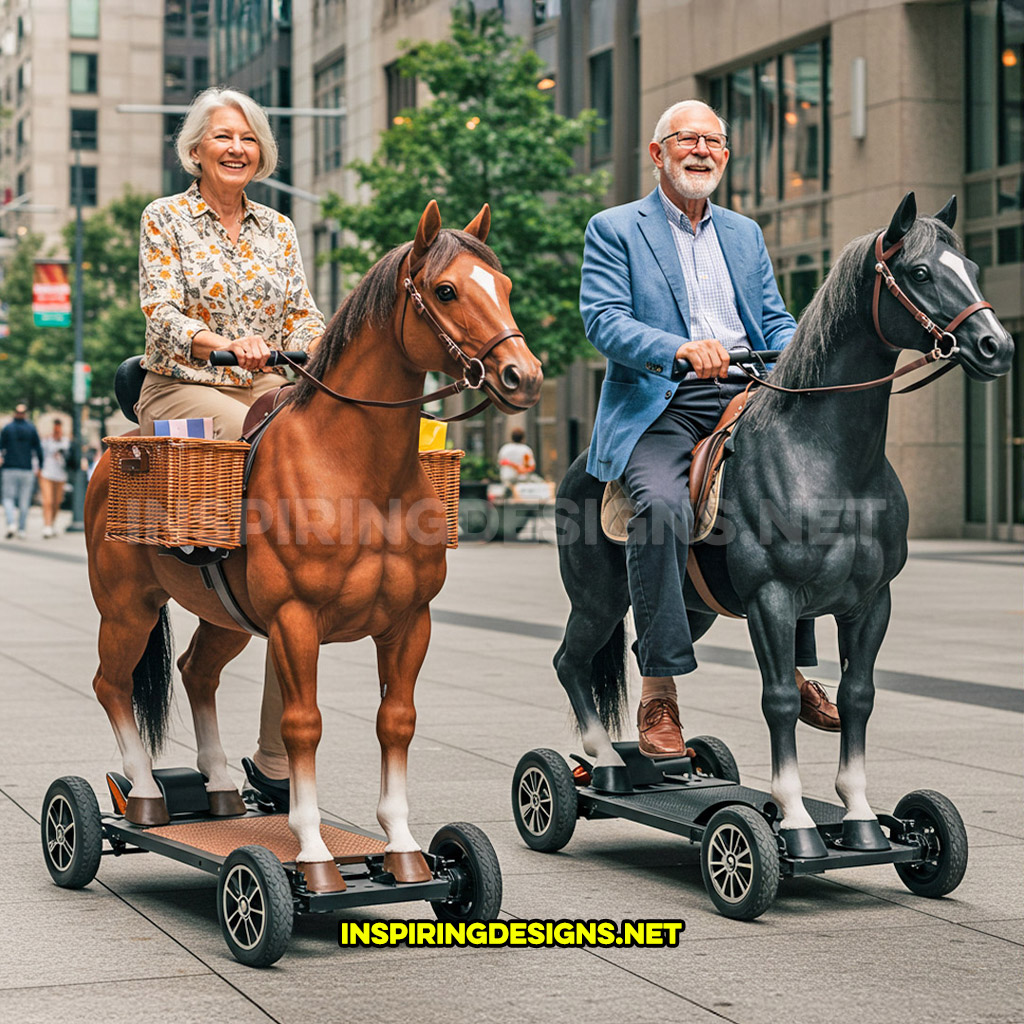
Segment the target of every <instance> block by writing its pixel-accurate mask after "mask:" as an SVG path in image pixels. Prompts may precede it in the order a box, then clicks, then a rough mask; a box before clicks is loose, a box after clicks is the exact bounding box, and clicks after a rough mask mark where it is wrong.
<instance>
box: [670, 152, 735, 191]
mask: <svg viewBox="0 0 1024 1024" xmlns="http://www.w3.org/2000/svg"><path fill="white" fill-rule="evenodd" d="M685 160H686V158H685V157H684V158H683V159H682V160H673V159H672V158H671V157H669V158H668V159H666V160H665V170H666V171H667V172H668V177H669V181H671V182H672V185H673V187H674V188H675V190H676V191H677V192H678V193H679V194H680V195H681V196H682V197H683V198H684V199H707V197H708V196H709V195H711V193H712V192H714V191H715V189H716V188H718V183H719V182H720V181H721V180H722V170H721V168H720V167H719V166H718V165H717V164H714V165H713V166H712V167H711V170H710V174H709V175H708V176H706V177H704V176H701V177H696V176H691V175H689V174H688V173H687V172H686V169H685V168H684V166H683V164H684V162H685Z"/></svg>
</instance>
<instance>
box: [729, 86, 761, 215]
mask: <svg viewBox="0 0 1024 1024" xmlns="http://www.w3.org/2000/svg"><path fill="white" fill-rule="evenodd" d="M725 117H726V118H727V120H728V121H729V164H728V168H727V169H728V172H729V205H730V206H731V207H732V208H733V209H734V210H739V211H741V212H743V211H747V210H751V209H753V207H754V204H755V202H756V199H757V195H756V191H755V189H756V175H755V169H754V155H755V152H756V146H755V144H754V73H753V71H752V69H751V68H743V69H742V70H740V71H737V72H735V73H733V74H731V75H729V86H728V94H727V99H726V103H725Z"/></svg>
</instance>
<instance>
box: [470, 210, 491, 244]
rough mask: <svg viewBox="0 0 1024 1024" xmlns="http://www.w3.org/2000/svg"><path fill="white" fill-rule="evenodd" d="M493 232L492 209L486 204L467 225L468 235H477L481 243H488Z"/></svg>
mask: <svg viewBox="0 0 1024 1024" xmlns="http://www.w3.org/2000/svg"><path fill="white" fill-rule="evenodd" d="M490 231H491V208H490V206H488V205H487V203H484V205H483V206H481V207H480V212H479V213H478V214H477V215H476V216H475V217H474V218H473V219H472V220H471V221H470V222H469V223H468V224H467V225H466V234H467V235H476V237H477V238H479V239H480V241H481V242H486V241H487V236H488V234H490Z"/></svg>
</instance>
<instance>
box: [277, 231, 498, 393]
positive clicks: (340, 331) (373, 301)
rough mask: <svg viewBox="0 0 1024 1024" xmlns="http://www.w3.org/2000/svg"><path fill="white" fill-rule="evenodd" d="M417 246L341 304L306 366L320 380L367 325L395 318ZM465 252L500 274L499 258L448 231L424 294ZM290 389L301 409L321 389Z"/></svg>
mask: <svg viewBox="0 0 1024 1024" xmlns="http://www.w3.org/2000/svg"><path fill="white" fill-rule="evenodd" d="M412 245H413V243H412V242H405V243H404V244H403V245H400V246H398V248H396V249H392V250H391V252H389V253H388V254H387V255H385V256H383V257H381V259H379V260H378V261H377V262H376V263H375V264H374V265H373V266H372V267H370V269H369V270H368V271H367V272H366V273H365V274H364V275H363V278H362V280H361V281H360V282H359V284H357V285H356V287H355V288H354V289H353V290H352V291H351V292H349V294H348V295H346V296H345V298H344V299H343V300H342V303H341V305H340V306H339V307H338V310H337V312H336V313H335V314H334V316H333V317H331V322H330V323H329V324H328V325H327V329H326V330H325V331H324V336H323V338H321V340H320V344H319V345H318V346H317V347H316V351H315V352H314V353H313V357H312V359H311V360H310V362H309V366H308V367H307V369H308V371H309V372H310V373H311V374H312V375H313V376H314V377H315V378H316V379H317V380H323V378H324V374H326V373H327V371H328V370H329V369H330V368H331V367H332V366H333V365H334V364H335V363H336V362H337V360H338V359H339V358H340V357H341V354H342V352H344V350H345V348H346V346H347V345H348V343H349V342H350V341H351V340H352V339H353V338H354V337H355V336H356V335H357V334H358V333H359V332H360V331H361V330H362V329H363V328H364V327H365V326H366V325H367V324H369V325H370V326H372V327H377V328H381V327H383V326H384V325H385V324H386V323H387V322H388V320H390V319H391V316H392V315H393V314H394V312H395V306H396V304H397V302H398V296H399V292H398V273H399V270H400V269H401V267H402V263H403V261H404V260H405V258H406V256H407V255H408V254H409V250H410V249H411V248H412ZM460 252H469V253H470V254H471V255H473V256H476V257H477V258H478V259H480V260H482V261H483V262H484V263H486V264H487V265H488V266H489V267H493V268H494V269H495V270H497V271H499V273H500V272H501V263H500V262H499V260H498V257H497V256H495V255H494V252H493V250H492V249H491V248H490V247H489V246H487V245H485V244H484V243H483V242H481V241H480V239H479V238H477V237H476V235H469V234H467V233H466V232H465V231H456V230H452V229H450V228H444V229H442V230H441V231H440V232H439V233H438V236H437V238H436V239H435V241H434V244H433V245H432V246H431V247H430V249H429V250H428V254H427V262H426V263H425V264H424V267H423V276H422V278H421V279H420V285H419V288H420V291H421V292H424V291H426V290H427V289H429V288H431V287H432V286H433V284H434V281H435V280H436V279H437V278H438V277H439V276H440V275H441V273H442V272H443V271H444V269H445V268H446V267H447V266H448V265H449V264H450V263H451V262H452V260H454V259H455V257H456V256H458V255H459V253H460ZM290 390H291V392H292V393H291V395H290V401H291V403H292V404H293V405H294V406H296V407H301V406H303V405H305V404H306V403H307V402H308V401H309V400H310V399H311V398H312V397H313V395H315V394H316V390H317V389H316V387H315V386H314V385H313V384H311V383H310V382H309V381H307V380H305V379H303V378H300V379H299V381H298V382H297V383H296V385H295V387H294V388H292V389H290Z"/></svg>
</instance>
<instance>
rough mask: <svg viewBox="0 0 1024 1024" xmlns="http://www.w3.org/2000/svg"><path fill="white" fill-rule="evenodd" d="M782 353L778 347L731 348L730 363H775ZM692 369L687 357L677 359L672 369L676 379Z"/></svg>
mask: <svg viewBox="0 0 1024 1024" xmlns="http://www.w3.org/2000/svg"><path fill="white" fill-rule="evenodd" d="M781 355H782V352H781V351H778V350H776V349H772V350H770V351H768V352H764V351H760V350H758V351H755V352H751V350H750V349H749V348H734V349H730V350H729V365H730V366H733V365H736V364H739V363H774V362H775V360H776V359H778V358H779V356H781ZM692 369H693V367H692V366H691V365H690V364H689V363H688V362H687V361H686V360H685V359H677V360H676V361H675V366H674V367H673V370H672V377H673V378H674V379H675V380H679V378H680V377H685V376H686V375H687V374H688V373H689V372H690V371H691V370H692Z"/></svg>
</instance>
